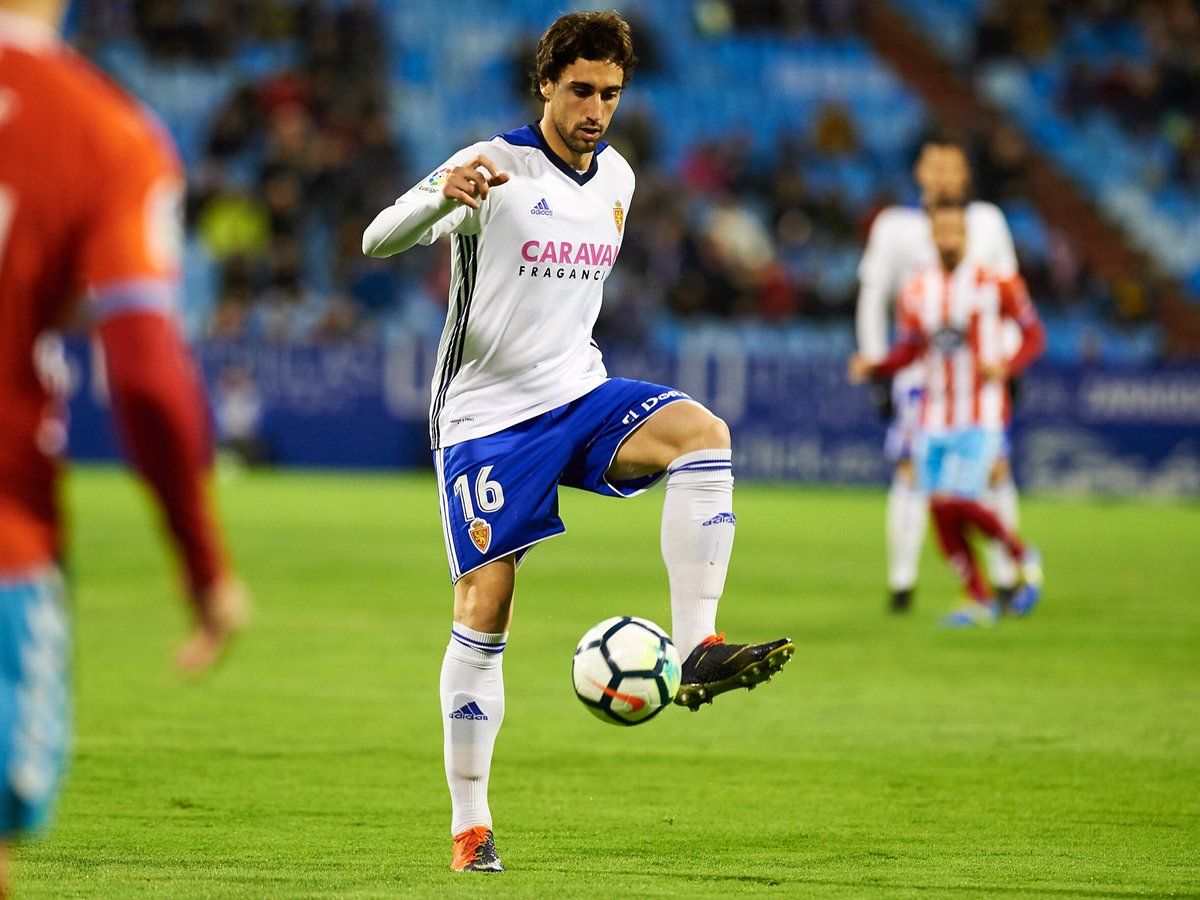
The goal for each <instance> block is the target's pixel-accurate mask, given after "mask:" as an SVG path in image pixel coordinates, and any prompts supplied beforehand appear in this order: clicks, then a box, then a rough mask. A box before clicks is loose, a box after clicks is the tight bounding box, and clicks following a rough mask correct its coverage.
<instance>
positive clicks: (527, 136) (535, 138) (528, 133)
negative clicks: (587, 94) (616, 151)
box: [492, 122, 608, 186]
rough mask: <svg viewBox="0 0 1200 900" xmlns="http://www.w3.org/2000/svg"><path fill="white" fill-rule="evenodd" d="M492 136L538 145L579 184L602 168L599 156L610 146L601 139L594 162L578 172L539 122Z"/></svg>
mask: <svg viewBox="0 0 1200 900" xmlns="http://www.w3.org/2000/svg"><path fill="white" fill-rule="evenodd" d="M492 138H493V139H495V138H500V139H501V140H503V141H506V142H507V143H509V144H512V145H513V146H514V147H537V148H538V149H539V150H541V151H542V153H544V154H546V158H547V159H548V160H550V162H552V163H553V164H554V165H555V166H556V167H557V168H558V170H559V171H560V172H562V173H563V174H564V175H566V176H567V177H568V178H570V179H571V180H572V181H574V182H575V183H576V184H578V185H581V186H582V185H585V184H587V183H588V182H589V181H591V180H592V178H593V177H594V176H595V174H596V172H598V171H599V169H600V164H599V163H598V162H597V158H598V157H599V156H600V154H601V153H603V152H604V149H605V148H606V147H607V146H608V144H607V142H605V141H601V142H600V143H599V144H597V145H596V151H595V152H594V153H593V154H592V164H591V165H590V166H588V169H587V171H586V172H577V171H576V170H575V169H572V168H571V167H570V166H569V165H567V163H566V160H564V159H563V158H562V157H561V156H559V155H558V154H557V153H555V152H554V150H553V149H552V148H551V147H550V145H549V144H548V143H546V137H545V135H543V134H542V129H541V128H539V127H538V126H537V123H536V122H535V123H533V124H531V125H525V126H523V127H521V128H518V129H516V130H515V131H506V132H504V134H494V135H492Z"/></svg>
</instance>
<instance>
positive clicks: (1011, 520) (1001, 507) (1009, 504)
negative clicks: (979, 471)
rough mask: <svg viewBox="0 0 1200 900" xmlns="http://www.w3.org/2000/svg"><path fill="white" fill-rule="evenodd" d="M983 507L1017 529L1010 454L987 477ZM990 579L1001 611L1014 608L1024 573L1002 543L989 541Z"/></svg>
mask: <svg viewBox="0 0 1200 900" xmlns="http://www.w3.org/2000/svg"><path fill="white" fill-rule="evenodd" d="M981 502H982V503H983V505H984V506H985V507H986V508H987V509H989V510H991V511H992V512H993V513H995V514H996V518H998V519H999V520H1000V521H1001V522H1002V523H1003V524H1004V527H1005V528H1007V529H1008V530H1009V531H1016V530H1017V528H1018V514H1017V486H1016V483H1015V482H1014V481H1013V477H1012V466H1011V465H1010V464H1009V461H1008V454H1007V453H1003V452H1002V453H1001V454H1000V455H999V457H997V459H996V462H995V463H994V464H993V465H992V470H991V472H990V473H988V486H987V490H986V491H985V492H984V495H983V498H982V500H981ZM984 558H985V560H986V561H987V570H988V575H989V576H991V579H992V584H994V585H995V586H996V600H997V602H998V603H999V604H1000V609H1001V611H1004V610H1007V609H1009V608H1010V607H1011V605H1012V601H1013V598H1014V597H1015V596H1016V594H1017V591H1018V589H1019V586H1020V579H1021V573H1020V570H1019V569H1018V567H1017V562H1016V560H1014V559H1013V558H1012V556H1011V555H1010V554H1009V552H1008V550H1007V549H1006V548H1005V546H1004V544H1003V543H1001V542H1000V541H988V543H987V546H986V547H985V548H984Z"/></svg>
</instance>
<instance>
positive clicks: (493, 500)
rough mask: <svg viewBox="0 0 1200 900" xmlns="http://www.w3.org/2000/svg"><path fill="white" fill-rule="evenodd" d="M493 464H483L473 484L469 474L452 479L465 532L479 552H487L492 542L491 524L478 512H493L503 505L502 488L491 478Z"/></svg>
mask: <svg viewBox="0 0 1200 900" xmlns="http://www.w3.org/2000/svg"><path fill="white" fill-rule="evenodd" d="M493 468H494V467H493V466H484V467H483V468H481V469H480V470H479V474H478V475H476V476H475V483H474V486H472V484H471V479H470V476H469V475H467V474H464V475H460V476H459V477H458V478H456V479H455V481H454V496H455V498H456V499H457V500H458V503H459V505H460V507H461V509H462V515H463V520H464V521H465V522H466V523H467V533H468V534H470V536H471V542H472V543H473V544H474V545H475V546H476V547H478V548H479V552H480V553H487V550H488V547H489V546H490V545H491V543H492V526H491V525H489V524H488V523H487V520H485V519H484V518H483V517H482V516H479V515H476V510H477V509H478V511H479V512H480V513H494V512H497V511H499V509H500V508H501V507H502V506H504V488H503V486H501V484H500V482H498V481H493V480H491V474H492V469H493Z"/></svg>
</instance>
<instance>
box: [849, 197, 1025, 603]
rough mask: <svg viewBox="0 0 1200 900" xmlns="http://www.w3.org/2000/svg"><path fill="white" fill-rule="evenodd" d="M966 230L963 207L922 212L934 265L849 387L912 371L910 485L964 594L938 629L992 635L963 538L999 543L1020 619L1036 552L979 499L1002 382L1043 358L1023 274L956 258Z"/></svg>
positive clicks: (996, 445) (999, 436)
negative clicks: (915, 383) (892, 332)
mask: <svg viewBox="0 0 1200 900" xmlns="http://www.w3.org/2000/svg"><path fill="white" fill-rule="evenodd" d="M966 220H967V214H966V210H965V209H964V207H963V206H962V204H961V203H954V202H949V201H942V202H940V203H937V204H934V205H933V206H932V207H931V209H930V225H931V229H930V230H931V235H932V238H933V244H934V246H935V248H936V249H937V252H938V262H937V263H935V264H933V265H930V266H926V267H924V268H922V269H921V270H919V271H918V272H917V273H916V274H915V275H914V276H913V277H912V278H911V279H910V280H909V281H907V282H906V283H905V285H904V288H903V290H902V291H901V294H900V301H899V304H898V316H897V317H898V320H899V338H898V341H897V343H896V345H895V347H894V348H893V350H892V352H891V353H890V354H889V355H888V356H887V357H886V358H885V359H883V360H881V361H879V362H875V363H872V362H870V361H869V360H867V359H866V358H865V357H864V356H862V355H856V356H855V357H854V359H852V360H851V364H850V377H851V379H852V380H855V381H862V380H864V379H865V378H867V377H872V378H889V377H892V376H894V375H895V374H896V373H897V372H899V371H902V370H904V369H905V368H906V367H910V366H912V367H913V371H915V372H916V373H917V375H918V376H919V378H920V386H921V389H922V390H921V405H920V411H919V414H918V423H919V424H918V432H917V438H916V442H915V446H914V462H915V465H916V471H917V487H918V489H919V490H920V491H921V492H922V494H925V495H927V496H928V497H929V503H930V509H931V510H932V513H933V520H934V525H935V527H936V529H937V536H938V544H939V546H940V547H941V550H942V553H943V554H944V555H945V557H946V559H947V560H948V561H949V562H950V564H951V565H952V566H953V568H954V569H955V571H956V572H958V574H959V576H960V578H961V579H962V582H963V588H964V590H965V592H966V598H965V601H964V602H963V603H962V604H961V605H960V606H959V607H958V608H956V609H955V610H954V611H953V612H951V613H950V614H949V615H948V616H947V617H946V618H945V620H944V623H945V624H946V625H948V626H951V627H969V626H976V625H979V626H985V625H991V624H994V623H995V621H996V619H997V618H998V616H999V604H998V603H997V601H996V599H995V597H994V595H993V591H992V588H991V586H990V585H989V584H988V583H987V581H986V579H985V578H984V577H983V573H982V572H981V570H980V568H979V566H978V564H977V563H976V561H975V556H974V553H973V552H972V550H971V545H970V542H969V532H970V531H972V530H977V531H978V532H980V533H981V534H982V535H984V536H985V537H987V538H990V539H991V540H993V541H998V542H1000V543H1001V544H1003V545H1004V547H1005V549H1006V550H1007V551H1008V553H1009V555H1010V556H1011V557H1012V558H1013V560H1015V562H1016V564H1017V567H1018V582H1017V585H1016V588H1017V589H1016V590H1015V592H1014V594H1013V597H1012V601H1011V609H1012V611H1013V612H1014V613H1016V614H1017V615H1027V614H1028V613H1030V612H1031V611H1032V610H1033V608H1034V606H1035V605H1036V604H1037V602H1038V600H1039V598H1040V596H1041V587H1042V571H1041V561H1040V558H1039V556H1038V553H1037V551H1036V550H1034V549H1033V548H1031V547H1026V545H1025V544H1024V543H1023V542H1022V540H1021V538H1020V536H1019V535H1018V534H1017V532H1016V529H1012V528H1009V527H1007V526H1006V525H1005V524H1004V522H1003V521H1001V519H1000V518H999V517H998V516H996V515H995V513H993V512H992V511H991V510H989V509H988V508H987V507H986V506H984V505H983V504H982V503H981V502H980V500H981V498H982V497H983V494H984V491H985V489H986V487H987V483H988V479H989V477H990V475H991V473H992V470H993V467H994V466H995V462H996V460H997V458H998V457H999V455H1000V452H1001V446H1002V444H1003V440H1004V430H1005V429H1006V428H1007V427H1008V423H1009V417H1010V411H1011V410H1010V407H1011V403H1010V399H1009V393H1008V388H1007V381H1008V379H1009V378H1012V377H1015V376H1018V375H1020V374H1021V373H1022V372H1023V371H1024V370H1025V369H1026V368H1027V367H1028V366H1029V364H1030V363H1032V362H1033V361H1034V360H1035V359H1036V358H1037V357H1038V356H1039V355H1040V354H1041V352H1042V351H1043V349H1044V348H1045V340H1046V338H1045V331H1044V329H1043V328H1042V324H1041V322H1040V321H1039V320H1038V317H1037V312H1036V311H1035V310H1034V308H1033V303H1032V302H1030V299H1029V294H1028V292H1027V291H1026V290H1025V283H1024V282H1023V281H1022V279H1021V276H1019V275H1016V274H1008V275H1001V274H998V273H996V272H994V271H992V270H991V269H989V268H988V267H987V266H985V265H981V264H980V263H978V262H976V261H973V260H969V259H967V258H966V251H967V241H968V237H967V236H968V226H967V221H966ZM1009 322H1012V323H1014V324H1015V325H1016V327H1017V329H1018V330H1019V331H1020V334H1021V343H1020V346H1019V347H1018V348H1017V350H1016V352H1015V353H1011V354H1010V353H1009V352H1008V351H1007V346H1006V345H1007V342H1006V339H1005V328H1006V324H1007V323H1009Z"/></svg>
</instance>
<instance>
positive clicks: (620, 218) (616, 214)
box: [613, 200, 625, 234]
mask: <svg viewBox="0 0 1200 900" xmlns="http://www.w3.org/2000/svg"><path fill="white" fill-rule="evenodd" d="M613 222H615V223H616V226H617V234H620V233H621V231H622V230H623V229H624V228H625V210H624V209H622V208H621V201H620V200H618V201H617V202H616V204H615V205H614V206H613Z"/></svg>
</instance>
